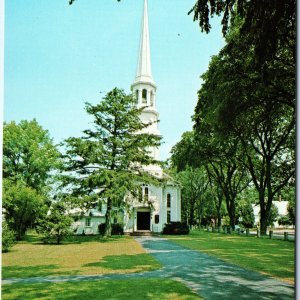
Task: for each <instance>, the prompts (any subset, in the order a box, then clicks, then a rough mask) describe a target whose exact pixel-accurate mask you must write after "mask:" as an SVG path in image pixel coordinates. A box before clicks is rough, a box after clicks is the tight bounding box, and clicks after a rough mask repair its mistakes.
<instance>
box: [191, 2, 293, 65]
mask: <svg viewBox="0 0 300 300" xmlns="http://www.w3.org/2000/svg"><path fill="white" fill-rule="evenodd" d="M190 13H194V21H196V20H198V21H199V26H200V27H201V29H202V31H203V30H204V31H205V32H207V33H208V32H209V31H210V29H211V25H210V18H212V17H213V16H214V15H218V16H220V15H223V17H222V21H221V24H222V31H223V35H226V34H228V30H229V28H230V27H229V25H230V23H232V22H233V21H234V19H235V18H236V17H237V16H238V17H240V18H242V19H243V24H242V27H241V35H242V36H243V38H244V39H245V38H246V39H247V43H248V44H249V46H248V49H251V48H252V49H254V53H255V57H256V61H257V68H258V69H259V68H262V67H263V66H264V65H265V64H266V62H267V61H269V60H272V59H273V58H274V57H275V56H276V52H277V51H278V48H280V47H282V45H289V46H291V47H293V46H292V45H291V44H290V41H289V40H290V39H293V40H294V42H295V36H296V34H295V33H296V1H295V0H285V1H269V0H261V1H255V0H249V1H243V0H217V1H210V0H204V1H203V0H197V1H196V3H195V5H194V6H193V8H192V9H191V10H190V12H189V14H190ZM232 44H234V41H232ZM294 45H295V44H294ZM295 50H296V49H295V48H294V49H293V58H294V60H295V58H296V56H295Z"/></svg>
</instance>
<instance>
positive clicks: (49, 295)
mask: <svg viewBox="0 0 300 300" xmlns="http://www.w3.org/2000/svg"><path fill="white" fill-rule="evenodd" d="M2 299H3V300H17V299H20V300H30V299H34V300H36V299H43V300H50V299H53V300H57V299H60V300H64V299H89V300H93V299H97V300H98V299H110V300H114V299H116V300H121V299H126V300H128V299H134V300H138V299H145V300H146V299H155V300H157V299H160V300H164V299H172V300H176V299H178V300H193V299H202V298H200V297H198V296H197V295H196V294H194V293H193V292H192V291H191V290H190V289H188V288H187V287H185V286H184V285H183V284H182V283H180V282H177V281H173V280H165V279H130V280H95V281H80V282H62V283H36V284H11V285H4V286H2Z"/></svg>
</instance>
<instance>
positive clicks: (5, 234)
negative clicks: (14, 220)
mask: <svg viewBox="0 0 300 300" xmlns="http://www.w3.org/2000/svg"><path fill="white" fill-rule="evenodd" d="M15 239H16V238H15V233H14V231H12V230H11V229H10V228H9V227H8V225H7V223H6V222H5V221H3V222H2V252H8V251H9V249H10V248H11V247H12V246H13V245H14V243H15Z"/></svg>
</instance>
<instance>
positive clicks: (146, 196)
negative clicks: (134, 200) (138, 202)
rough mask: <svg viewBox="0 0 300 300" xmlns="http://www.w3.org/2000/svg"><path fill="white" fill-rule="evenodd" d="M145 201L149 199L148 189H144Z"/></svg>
mask: <svg viewBox="0 0 300 300" xmlns="http://www.w3.org/2000/svg"><path fill="white" fill-rule="evenodd" d="M144 195H145V199H148V197H149V189H148V187H145V194H144Z"/></svg>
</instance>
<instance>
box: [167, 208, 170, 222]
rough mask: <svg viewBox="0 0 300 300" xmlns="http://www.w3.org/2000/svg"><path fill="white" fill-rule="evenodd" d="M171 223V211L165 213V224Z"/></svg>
mask: <svg viewBox="0 0 300 300" xmlns="http://www.w3.org/2000/svg"><path fill="white" fill-rule="evenodd" d="M170 222H171V211H169V210H168V211H167V223H168V224H169V223H170Z"/></svg>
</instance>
